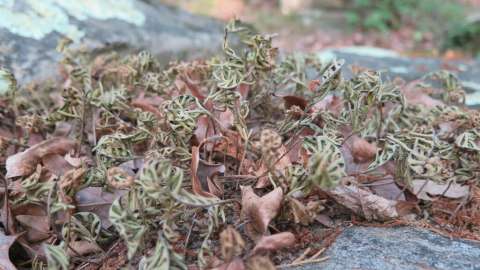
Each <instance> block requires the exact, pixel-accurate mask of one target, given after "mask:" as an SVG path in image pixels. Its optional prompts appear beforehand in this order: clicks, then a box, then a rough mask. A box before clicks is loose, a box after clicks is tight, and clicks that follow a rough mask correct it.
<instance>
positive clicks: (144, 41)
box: [0, 0, 223, 83]
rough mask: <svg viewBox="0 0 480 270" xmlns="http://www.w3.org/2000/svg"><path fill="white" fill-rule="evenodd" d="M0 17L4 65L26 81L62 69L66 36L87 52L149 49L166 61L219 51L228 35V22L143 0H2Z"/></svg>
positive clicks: (1, 62) (0, 62) (0, 57)
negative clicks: (225, 30)
mask: <svg viewBox="0 0 480 270" xmlns="http://www.w3.org/2000/svg"><path fill="white" fill-rule="evenodd" d="M0 18H1V19H0V66H6V67H7V68H9V69H11V70H12V71H13V73H14V74H15V76H16V77H17V80H18V81H19V82H20V83H26V82H30V81H36V80H41V79H46V78H49V77H52V76H53V75H55V74H56V73H57V62H58V61H59V59H61V55H60V54H59V53H58V52H57V51H56V50H55V48H56V46H57V43H58V41H59V40H61V39H62V38H63V37H68V38H70V39H72V40H73V41H74V42H75V43H74V47H81V48H82V49H84V50H85V51H87V52H101V51H105V52H109V51H116V52H119V53H122V52H135V51H140V50H148V51H150V52H151V53H152V54H153V55H155V56H157V57H158V58H160V60H161V61H163V62H164V63H165V62H167V61H168V60H170V59H185V58H194V57H201V56H205V55H206V54H208V53H213V52H216V51H218V50H219V49H220V48H221V45H222V40H223V23H220V22H218V21H216V20H213V19H210V18H207V17H202V16H195V15H192V14H189V13H187V12H184V11H181V10H177V9H174V8H171V7H168V6H165V5H161V4H158V3H155V4H152V3H150V2H148V1H141V0H89V1H83V0H78V1H77V0H71V1H65V0H0ZM188 56H190V57H188Z"/></svg>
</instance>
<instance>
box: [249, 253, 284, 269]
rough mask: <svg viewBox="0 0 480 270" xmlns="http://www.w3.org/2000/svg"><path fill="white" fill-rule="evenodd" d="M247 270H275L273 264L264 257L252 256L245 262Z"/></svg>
mask: <svg viewBox="0 0 480 270" xmlns="http://www.w3.org/2000/svg"><path fill="white" fill-rule="evenodd" d="M247 269H248V270H275V269H277V268H276V267H275V265H274V264H273V262H272V261H271V260H270V259H269V258H268V257H265V256H253V257H251V258H250V259H249V260H248V261H247Z"/></svg>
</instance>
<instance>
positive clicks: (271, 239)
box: [252, 232, 295, 254]
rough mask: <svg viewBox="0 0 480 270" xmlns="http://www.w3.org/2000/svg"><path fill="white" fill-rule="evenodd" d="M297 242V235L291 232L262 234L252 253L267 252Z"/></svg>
mask: <svg viewBox="0 0 480 270" xmlns="http://www.w3.org/2000/svg"><path fill="white" fill-rule="evenodd" d="M293 244H295V235H293V233H291V232H281V233H277V234H273V235H268V236H262V238H260V240H259V241H258V243H257V245H255V248H253V250H252V254H258V253H265V252H269V251H275V250H279V249H282V248H287V247H290V246H292V245H293Z"/></svg>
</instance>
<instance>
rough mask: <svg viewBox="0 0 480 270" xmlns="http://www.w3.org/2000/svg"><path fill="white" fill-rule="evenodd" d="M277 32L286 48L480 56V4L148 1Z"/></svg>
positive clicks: (435, 0) (461, 0) (446, 0)
mask: <svg viewBox="0 0 480 270" xmlns="http://www.w3.org/2000/svg"><path fill="white" fill-rule="evenodd" d="M146 1H149V2H152V3H154V2H161V3H164V4H168V5H172V6H176V7H179V8H181V9H184V10H187V11H189V12H192V13H196V14H201V15H208V16H212V17H216V18H218V19H220V20H225V21H227V20H229V19H232V18H239V19H241V20H243V21H246V22H249V23H251V24H252V25H254V26H255V27H256V28H257V29H258V30H259V31H260V32H267V33H277V34H278V36H277V38H276V41H275V42H276V45H277V46H279V47H280V48H281V49H282V50H286V51H294V50H297V51H298V50H300V51H305V52H310V51H318V50H320V49H325V48H332V47H335V48H338V47H345V46H374V47H381V48H386V49H392V50H395V51H397V52H399V53H401V54H404V55H409V56H434V57H442V58H444V59H447V60H452V59H462V58H471V57H479V56H480V46H479V45H480V0H421V1H418V0H401V1H400V0H146Z"/></svg>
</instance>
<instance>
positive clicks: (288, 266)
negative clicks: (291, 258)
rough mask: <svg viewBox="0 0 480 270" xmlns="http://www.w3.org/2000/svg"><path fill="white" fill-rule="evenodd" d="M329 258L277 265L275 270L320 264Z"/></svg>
mask: <svg viewBox="0 0 480 270" xmlns="http://www.w3.org/2000/svg"><path fill="white" fill-rule="evenodd" d="M329 258H330V257H329V256H326V257H323V258H319V259H315V260H305V261H301V262H297V263H290V264H281V265H278V266H277V268H278V269H283V268H290V267H294V266H300V265H305V264H312V263H320V262H324V261H326V260H328V259H329Z"/></svg>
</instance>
